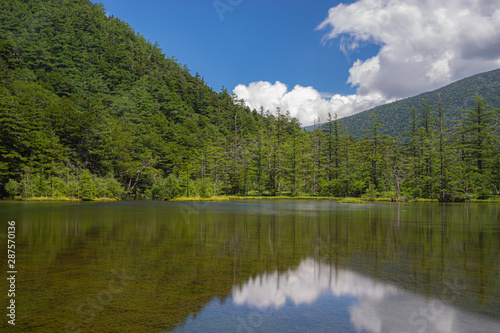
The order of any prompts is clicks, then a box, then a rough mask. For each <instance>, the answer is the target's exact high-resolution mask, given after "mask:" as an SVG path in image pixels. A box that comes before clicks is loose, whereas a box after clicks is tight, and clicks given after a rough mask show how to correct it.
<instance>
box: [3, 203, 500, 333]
mask: <svg viewBox="0 0 500 333" xmlns="http://www.w3.org/2000/svg"><path fill="white" fill-rule="evenodd" d="M0 216H1V217H2V222H1V229H0V247H1V248H3V249H5V248H6V247H7V237H6V236H7V221H9V220H15V221H16V227H17V229H16V268H17V271H18V275H17V280H16V326H15V327H14V328H13V327H10V325H7V320H6V319H3V320H2V322H1V323H0V331H7V327H8V326H9V327H8V331H9V332H158V333H159V332H408V333H409V332H443V333H444V332H464V333H465V332H467V333H468V332H500V205H480V204H453V205H441V204H378V203H377V204H363V205H353V204H337V203H333V202H331V201H245V202H228V203H169V202H118V203H32V202H0ZM3 252H4V253H5V251H4V250H3ZM0 266H1V267H4V274H6V273H5V272H6V271H7V269H6V267H7V258H6V255H3V256H1V257H0ZM4 281H5V280H4ZM3 289H4V291H2V295H3V296H2V297H3V298H2V300H3V301H2V304H4V309H5V307H6V306H7V302H8V299H7V297H6V296H7V295H6V291H7V290H8V285H7V282H4V283H3ZM4 311H6V310H4ZM5 313H6V312H5ZM5 313H4V314H3V315H2V316H5Z"/></svg>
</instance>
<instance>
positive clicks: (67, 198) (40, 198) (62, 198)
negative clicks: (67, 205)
mask: <svg viewBox="0 0 500 333" xmlns="http://www.w3.org/2000/svg"><path fill="white" fill-rule="evenodd" d="M14 200H16V201H61V202H80V201H100V202H110V201H118V199H113V198H94V199H78V198H69V197H30V198H19V197H16V198H14Z"/></svg>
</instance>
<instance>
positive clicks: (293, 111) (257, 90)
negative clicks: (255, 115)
mask: <svg viewBox="0 0 500 333" xmlns="http://www.w3.org/2000/svg"><path fill="white" fill-rule="evenodd" d="M233 92H234V93H235V94H236V96H238V98H239V99H243V100H245V101H246V104H247V105H248V106H249V107H250V108H251V109H256V110H260V108H261V107H263V108H264V110H266V111H267V110H269V111H271V112H273V113H275V111H276V108H278V107H279V108H281V112H286V111H289V112H290V115H291V116H292V117H297V118H298V119H299V120H300V121H301V123H302V124H303V125H312V124H313V123H314V118H318V117H319V118H320V120H321V121H322V122H324V121H326V120H327V118H328V113H331V115H332V117H334V114H335V113H336V114H337V116H338V117H339V118H342V117H345V116H348V115H351V114H353V113H355V112H359V111H363V110H366V109H369V108H371V107H374V106H376V105H380V104H382V103H384V102H386V99H385V98H384V97H383V96H382V95H381V94H379V93H377V92H372V93H370V94H366V95H363V96H361V95H347V96H342V95H338V94H336V95H332V96H331V97H330V96H328V95H327V94H322V93H320V92H318V91H317V90H316V89H314V88H313V87H302V86H300V85H296V86H295V87H294V88H293V89H292V90H288V87H287V86H286V85H285V84H283V83H281V82H279V81H276V82H275V83H274V84H271V83H270V82H263V81H259V82H253V83H250V84H249V85H248V86H245V85H242V84H240V85H238V86H236V87H235V88H234V90H233Z"/></svg>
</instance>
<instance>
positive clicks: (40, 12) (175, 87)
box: [0, 0, 500, 201]
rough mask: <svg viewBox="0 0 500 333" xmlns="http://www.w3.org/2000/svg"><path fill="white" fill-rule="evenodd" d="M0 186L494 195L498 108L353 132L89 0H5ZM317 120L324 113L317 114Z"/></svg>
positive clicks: (429, 108) (54, 191)
mask: <svg viewBox="0 0 500 333" xmlns="http://www.w3.org/2000/svg"><path fill="white" fill-rule="evenodd" d="M0 9H1V10H0V125H1V127H0V196H2V197H21V198H30V197H42V196H43V197H68V198H77V199H94V198H123V197H126V196H128V197H136V198H150V199H159V200H163V199H171V198H175V197H184V196H186V197H197V196H200V197H211V196H215V195H241V196H247V195H273V196H279V195H289V196H300V195H312V196H335V197H341V196H352V197H359V196H369V197H380V196H384V197H391V198H407V199H412V198H435V199H440V200H443V201H454V200H468V199H470V198H488V197H491V196H495V195H498V194H499V190H500V155H499V153H498V111H497V110H493V109H491V108H490V107H488V105H487V104H486V102H485V101H483V100H482V99H481V98H479V97H476V98H475V100H474V104H473V107H472V108H470V109H468V110H465V111H463V112H462V117H461V120H460V121H458V122H452V121H448V119H447V118H446V116H445V115H444V113H443V106H442V105H441V104H439V103H438V104H435V105H428V104H427V103H424V104H423V107H421V108H419V109H418V110H417V109H416V108H414V109H413V111H412V112H413V117H412V121H411V123H410V124H408V130H407V131H406V132H405V133H402V134H401V135H400V136H399V137H389V136H386V135H381V129H382V128H383V124H381V123H379V122H378V121H377V119H376V117H375V115H373V116H372V120H371V126H370V128H369V129H368V130H367V133H366V134H367V135H366V137H364V138H363V139H359V140H358V139H354V138H353V137H352V136H350V135H349V129H348V128H346V127H344V126H342V125H341V124H340V123H339V121H338V119H336V118H335V116H331V115H330V116H329V119H327V123H326V124H325V125H323V126H321V127H319V128H317V129H316V130H314V131H312V132H308V131H305V130H303V129H302V128H301V124H300V123H299V121H298V120H297V119H296V118H293V117H291V116H290V114H289V113H288V112H287V110H281V109H277V110H264V109H260V110H250V109H249V108H248V107H246V106H245V105H244V102H243V101H240V100H237V99H236V98H235V96H234V95H231V94H229V93H228V91H227V89H224V88H223V89H222V90H221V91H220V92H218V93H217V92H215V91H214V90H213V89H212V88H210V87H208V86H207V85H206V84H205V82H204V79H203V77H201V76H200V75H199V74H198V73H196V74H194V75H193V74H191V71H190V70H189V68H188V67H187V66H185V65H182V64H180V63H179V62H178V61H177V60H176V59H175V58H172V57H166V56H165V55H164V54H163V53H162V50H161V49H160V48H159V46H158V45H157V44H153V43H151V42H150V41H148V40H146V39H145V38H144V37H143V36H141V35H139V34H137V33H135V32H134V31H133V29H132V28H131V27H130V26H129V25H128V24H127V23H125V22H123V21H121V20H120V19H117V18H115V17H112V16H110V17H108V16H106V15H105V11H104V8H103V7H102V5H99V4H92V3H90V2H89V1H86V0H60V1H46V2H40V1H33V0H16V1H11V2H1V3H0ZM317 123H318V124H319V123H320V120H319V119H318V120H317Z"/></svg>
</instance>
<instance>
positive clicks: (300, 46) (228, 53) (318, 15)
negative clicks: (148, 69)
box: [101, 0, 373, 94]
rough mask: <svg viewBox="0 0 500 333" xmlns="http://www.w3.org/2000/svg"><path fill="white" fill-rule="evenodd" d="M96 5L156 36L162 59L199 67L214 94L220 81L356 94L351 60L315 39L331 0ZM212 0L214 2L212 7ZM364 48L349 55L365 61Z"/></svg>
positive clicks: (117, 0) (155, 0)
mask: <svg viewBox="0 0 500 333" xmlns="http://www.w3.org/2000/svg"><path fill="white" fill-rule="evenodd" d="M101 3H103V4H104V6H105V8H106V10H107V12H109V13H110V14H112V15H114V16H116V17H119V18H121V19H123V20H124V21H126V22H128V23H129V24H130V25H131V26H132V27H134V28H135V30H136V32H139V33H140V34H142V35H143V36H145V37H146V38H148V39H150V40H151V41H153V42H155V41H158V42H159V44H160V46H161V48H162V49H163V51H164V53H165V54H166V55H167V56H174V57H176V58H177V59H178V60H179V61H180V62H181V63H183V64H187V65H188V67H189V68H190V69H191V70H192V73H193V74H194V73H196V72H199V73H200V75H202V76H204V77H205V80H206V82H207V83H208V85H210V86H211V87H212V88H213V89H214V90H216V91H220V89H221V87H222V86H225V87H226V88H228V89H229V90H232V89H233V88H234V87H235V86H236V85H238V84H249V83H251V82H255V81H260V80H264V81H270V82H273V83H274V82H275V81H280V82H283V83H285V84H287V85H289V86H295V85H296V84H300V85H302V86H314V87H315V88H316V89H318V90H319V91H320V92H325V93H341V94H347V93H354V92H355V89H354V88H352V87H351V86H350V85H348V84H346V81H347V78H348V75H349V73H348V70H349V68H350V67H351V65H352V63H353V62H354V61H355V60H356V59H355V58H350V57H349V56H346V55H345V54H344V53H342V52H341V51H340V48H339V42H338V41H329V42H327V43H326V44H324V43H322V38H323V36H324V35H325V31H324V30H323V31H316V27H317V26H318V25H319V24H320V23H321V22H322V21H323V20H324V19H325V18H326V17H327V16H328V9H330V8H331V7H333V6H335V5H336V4H337V3H338V1H331V0H329V1H328V0H315V1H314V2H302V1H290V0H272V1H269V0H221V1H219V2H215V1H213V0H183V1H179V0H175V1H174V0H143V1H141V2H137V1H131V0H104V1H101ZM139 3H140V5H138V4H139ZM231 3H233V4H236V5H231ZM238 3H239V4H238ZM215 4H219V6H218V8H219V10H217V9H216V6H215ZM224 5H227V6H228V7H224ZM221 18H222V19H221ZM370 51H372V50H371V49H370V48H368V47H367V48H365V49H363V50H361V51H360V52H358V53H357V54H356V56H361V57H364V58H366V57H367V55H365V54H364V53H367V54H368V55H369V54H370ZM371 53H373V52H371Z"/></svg>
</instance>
